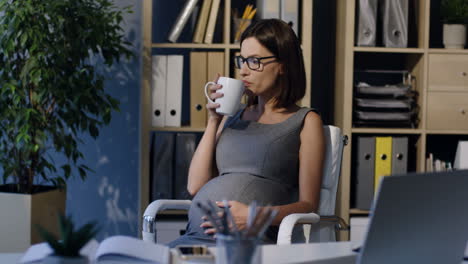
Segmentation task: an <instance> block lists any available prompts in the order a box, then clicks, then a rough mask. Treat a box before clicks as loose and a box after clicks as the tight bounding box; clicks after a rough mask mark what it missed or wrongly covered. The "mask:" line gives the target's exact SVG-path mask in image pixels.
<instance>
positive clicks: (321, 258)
mask: <svg viewBox="0 0 468 264" xmlns="http://www.w3.org/2000/svg"><path fill="white" fill-rule="evenodd" d="M261 249H262V263H264V264H274V263H278V264H279V263H314V264H322V263H323V264H325V263H326V264H348V263H354V262H355V259H356V254H355V253H354V252H352V250H351V243H350V242H333V243H316V244H293V245H281V246H277V245H266V246H262V247H261ZM22 255H23V254H22V253H0V263H2V264H16V263H18V261H19V260H20V259H21V256H22ZM330 258H336V260H334V261H333V262H330V261H329V260H330ZM172 263H173V264H174V263H177V262H176V261H175V258H172Z"/></svg>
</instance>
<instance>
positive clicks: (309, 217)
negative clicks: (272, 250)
mask: <svg viewBox="0 0 468 264" xmlns="http://www.w3.org/2000/svg"><path fill="white" fill-rule="evenodd" d="M319 221H320V216H319V215H318V214H316V213H307V214H290V215H288V216H286V217H285V218H283V220H282V221H281V224H280V226H279V231H278V240H277V244H278V245H285V244H291V237H292V232H293V229H294V226H295V225H296V224H316V223H318V222H319Z"/></svg>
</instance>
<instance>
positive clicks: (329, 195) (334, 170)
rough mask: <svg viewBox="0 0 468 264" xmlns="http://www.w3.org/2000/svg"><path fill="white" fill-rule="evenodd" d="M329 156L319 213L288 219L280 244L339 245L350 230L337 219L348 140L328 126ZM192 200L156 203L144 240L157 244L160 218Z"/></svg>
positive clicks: (148, 215) (147, 220) (281, 230)
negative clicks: (340, 234)
mask: <svg viewBox="0 0 468 264" xmlns="http://www.w3.org/2000/svg"><path fill="white" fill-rule="evenodd" d="M323 128H324V136H325V140H326V153H325V161H324V167H323V178H322V186H321V189H320V204H319V209H318V213H305V214H298V213H296V214H291V215H288V216H286V217H285V218H284V219H283V220H282V222H281V224H280V226H279V232H278V240H277V244H279V245H280V244H291V243H292V242H294V243H304V242H327V241H336V235H335V231H336V230H339V229H346V227H347V225H346V223H344V221H343V220H342V219H341V218H340V217H338V216H335V215H333V214H334V212H335V204H336V192H337V189H338V182H339V178H340V170H341V159H342V156H343V147H344V145H346V144H347V137H346V136H343V135H342V133H341V129H340V128H338V127H335V126H330V125H329V126H324V127H323ZM190 204H191V201H190V200H156V201H153V202H152V203H150V204H149V205H148V207H146V210H145V212H144V214H143V228H142V239H143V240H146V241H152V242H154V243H156V242H157V241H156V215H157V214H158V213H160V212H162V211H165V210H179V211H181V210H182V211H188V209H189V208H190Z"/></svg>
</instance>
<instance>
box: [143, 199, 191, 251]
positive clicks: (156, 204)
mask: <svg viewBox="0 0 468 264" xmlns="http://www.w3.org/2000/svg"><path fill="white" fill-rule="evenodd" d="M191 204H192V201H191V200H164V199H160V200H156V201H153V202H151V203H150V204H149V205H148V206H147V207H146V209H145V212H144V213H143V228H142V231H141V234H142V239H143V240H145V241H150V242H156V238H155V234H156V225H155V220H156V215H157V214H158V212H161V211H164V210H189V209H190V205H191Z"/></svg>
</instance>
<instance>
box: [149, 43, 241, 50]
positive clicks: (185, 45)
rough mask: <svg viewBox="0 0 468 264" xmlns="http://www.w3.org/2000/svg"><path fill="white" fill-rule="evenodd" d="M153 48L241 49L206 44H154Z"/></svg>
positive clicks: (220, 44) (232, 46)
mask: <svg viewBox="0 0 468 264" xmlns="http://www.w3.org/2000/svg"><path fill="white" fill-rule="evenodd" d="M151 47H152V48H170V49H239V44H222V43H214V44H205V43H153V44H151Z"/></svg>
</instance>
